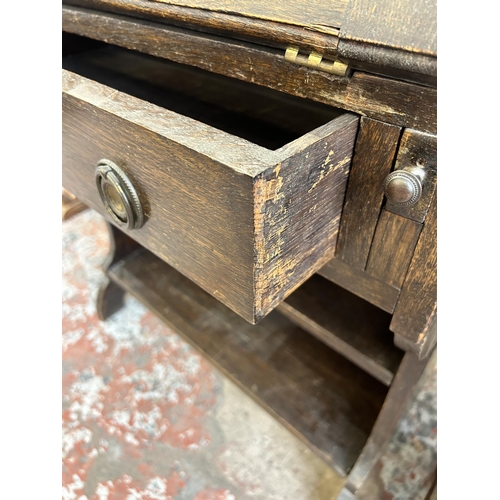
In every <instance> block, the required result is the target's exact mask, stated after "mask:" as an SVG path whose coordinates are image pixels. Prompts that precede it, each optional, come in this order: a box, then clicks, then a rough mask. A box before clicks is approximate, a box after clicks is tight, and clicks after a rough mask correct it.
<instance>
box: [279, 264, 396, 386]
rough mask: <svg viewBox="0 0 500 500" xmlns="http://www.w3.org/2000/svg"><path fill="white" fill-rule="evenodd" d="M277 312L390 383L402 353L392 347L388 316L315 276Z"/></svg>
mask: <svg viewBox="0 0 500 500" xmlns="http://www.w3.org/2000/svg"><path fill="white" fill-rule="evenodd" d="M277 310H278V311H279V312H280V313H282V314H284V315H285V316H286V317H287V318H289V319H291V320H292V321H293V322H295V323H297V324H298V325H299V326H300V327H302V328H303V329H304V330H306V331H308V332H309V333H311V334H312V335H314V336H315V337H316V338H318V339H319V340H321V341H322V342H324V343H325V344H326V345H328V346H329V347H331V348H332V349H334V350H335V351H337V352H338V353H340V354H342V355H343V356H344V357H346V358H347V359H349V360H350V361H352V362H353V363H354V364H355V365H357V366H359V367H360V368H362V369H363V370H365V371H366V372H367V373H369V374H370V375H372V376H373V377H375V378H376V379H378V380H380V381H381V382H382V383H383V384H385V385H390V384H391V382H392V379H393V377H394V374H395V373H396V370H397V368H398V366H399V363H400V362H401V359H402V357H403V352H402V351H400V350H399V349H397V348H396V347H395V346H394V343H393V340H392V334H391V332H390V331H389V323H390V321H391V317H390V315H389V314H387V313H385V312H383V311H381V310H380V309H379V308H378V307H375V306H373V305H372V304H369V303H368V302H366V301H364V300H363V299H360V298H359V297H357V296H356V295H353V294H352V293H350V292H348V291H347V290H344V289H343V288H341V287H339V286H337V285H335V284H333V283H331V282H329V281H328V280H326V279H325V278H322V277H321V276H319V275H317V274H316V275H314V276H313V277H311V278H310V279H309V280H307V281H306V282H305V283H304V284H303V285H302V286H300V287H299V288H298V289H297V290H296V291H295V292H293V293H292V295H290V296H289V297H288V298H287V299H286V300H285V301H284V302H282V303H281V304H280V305H279V306H278V308H277Z"/></svg>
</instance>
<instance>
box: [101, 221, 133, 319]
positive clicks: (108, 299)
mask: <svg viewBox="0 0 500 500" xmlns="http://www.w3.org/2000/svg"><path fill="white" fill-rule="evenodd" d="M107 226H108V231H109V239H110V249H109V254H108V257H107V259H106V261H105V263H104V264H103V268H104V270H105V271H107V270H108V269H109V268H110V267H111V266H112V265H113V264H116V263H117V262H118V261H120V260H122V259H124V258H125V257H126V256H127V255H129V254H131V253H132V252H134V251H136V250H138V249H139V248H141V245H140V244H139V243H137V242H136V241H134V240H133V239H132V238H130V237H129V236H127V235H126V234H125V233H123V232H122V231H120V230H119V229H118V228H116V227H115V226H113V225H112V224H110V223H109V222H108V223H107ZM124 297H125V291H124V290H123V289H122V288H120V287H119V286H118V285H117V284H116V283H115V282H114V281H112V280H110V279H109V278H108V277H107V276H106V277H105V278H104V281H103V283H102V284H101V286H100V287H99V292H98V294H97V301H96V308H97V316H98V317H99V319H100V320H103V321H104V320H106V319H108V318H109V317H110V316H111V315H112V314H114V313H115V312H116V311H119V310H120V309H121V308H122V307H123V300H124Z"/></svg>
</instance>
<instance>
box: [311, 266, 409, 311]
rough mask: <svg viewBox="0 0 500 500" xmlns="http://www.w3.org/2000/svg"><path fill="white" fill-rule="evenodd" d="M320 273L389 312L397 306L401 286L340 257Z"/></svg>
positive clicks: (319, 272) (324, 267)
mask: <svg viewBox="0 0 500 500" xmlns="http://www.w3.org/2000/svg"><path fill="white" fill-rule="evenodd" d="M318 274H319V275H321V276H323V277H324V278H327V279H329V280H330V281H333V283H336V284H337V285H340V286H341V287H343V288H345V289H346V290H349V291H350V292H352V293H354V294H355V295H357V296H358V297H361V298H362V299H365V300H367V301H368V302H370V303H371V304H374V305H376V306H377V307H380V308H381V309H382V310H384V311H386V312H388V313H392V312H393V311H394V308H395V307H396V302H397V300H398V296H399V288H395V287H393V286H391V285H388V284H387V283H384V282H383V281H380V280H378V279H376V278H374V277H373V276H370V275H369V274H368V273H366V272H364V271H359V270H358V269H355V268H354V267H351V266H350V265H348V264H346V263H345V262H342V261H341V260H339V259H332V260H331V261H329V262H328V264H326V265H325V266H323V267H322V268H321V269H320V270H319V271H318Z"/></svg>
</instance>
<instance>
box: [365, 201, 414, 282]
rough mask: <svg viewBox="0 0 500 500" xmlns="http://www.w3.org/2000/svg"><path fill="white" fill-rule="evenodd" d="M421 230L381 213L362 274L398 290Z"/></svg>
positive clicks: (408, 222)
mask: <svg viewBox="0 0 500 500" xmlns="http://www.w3.org/2000/svg"><path fill="white" fill-rule="evenodd" d="M421 230H422V224H419V223H418V222H415V221H412V220H410V219H406V218H405V217H400V216H399V215H396V214H393V213H391V212H388V211H387V210H382V213H381V214H380V219H379V221H378V224H377V230H376V231H375V236H374V238H373V244H372V247H371V250H370V256H369V258H368V264H367V266H366V272H367V273H368V274H371V275H372V276H373V277H374V278H377V279H379V280H381V281H383V282H385V283H387V284H389V285H392V286H394V287H396V288H399V289H400V288H401V287H402V286H403V281H404V279H405V276H406V272H407V271H408V266H409V265H410V262H411V258H412V256H413V252H414V250H415V245H416V244H417V241H418V237H419V235H420V231H421Z"/></svg>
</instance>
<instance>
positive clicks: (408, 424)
mask: <svg viewBox="0 0 500 500" xmlns="http://www.w3.org/2000/svg"><path fill="white" fill-rule="evenodd" d="M405 359H406V357H405ZM417 370H418V368H417ZM436 372H437V369H436V353H434V355H433V356H432V357H431V358H430V359H429V360H428V363H426V364H425V368H424V370H423V372H422V374H421V375H420V377H419V379H418V381H417V383H416V384H414V387H413V388H411V381H414V380H415V378H414V377H411V374H408V377H407V380H405V381H404V382H403V383H404V384H405V385H406V388H407V389H408V388H410V389H411V392H408V391H406V394H405V395H403V397H400V399H399V400H396V402H395V405H394V406H396V408H397V410H399V413H398V411H397V410H396V411H395V412H393V414H392V415H391V417H392V418H388V419H387V422H385V429H384V430H381V429H380V427H381V426H382V424H381V425H380V427H379V422H380V421H381V417H382V418H383V417H389V415H388V414H387V413H386V412H385V405H386V404H387V402H393V396H392V395H391V394H390V393H389V395H388V396H387V402H386V403H384V406H383V407H382V411H381V412H380V416H379V418H378V419H377V423H376V424H375V427H374V429H373V432H372V435H371V436H370V439H369V442H368V443H367V445H366V446H365V450H366V449H367V448H368V447H369V446H370V443H371V439H372V437H376V436H377V435H378V438H379V439H380V440H381V442H383V446H380V447H379V450H378V453H377V456H376V459H375V460H373V461H372V462H371V463H370V464H366V465H367V466H368V467H367V469H366V470H365V474H363V478H362V484H361V485H360V487H359V488H358V489H356V492H355V496H354V498H356V499H359V500H372V499H375V498H377V499H378V498H408V499H410V498H411V499H415V500H424V499H425V498H427V495H428V494H430V492H431V491H432V488H433V486H434V484H435V481H436V457H437V444H436V430H437V424H436V421H437V405H436V391H437V380H436V378H437V377H436ZM409 382H410V383H409ZM396 414H397V420H395V419H394V417H395V416H396ZM391 421H392V422H391ZM389 422H390V424H389ZM379 430H380V432H378V431H379ZM365 450H363V454H362V456H361V457H360V460H361V459H362V457H363V455H364V453H365ZM415 456H418V457H419V459H418V462H417V463H415V461H414V460H411V458H409V457H415ZM360 460H358V462H357V463H356V466H355V468H354V469H353V471H352V472H351V475H350V476H349V479H348V483H347V485H350V484H351V486H352V483H350V480H351V476H354V474H353V473H354V472H355V470H356V468H357V465H358V463H359V462H360ZM412 462H413V463H412ZM405 466H406V467H408V466H411V467H412V470H413V471H414V474H413V476H411V475H410V474H408V470H405ZM341 499H342V493H341V495H340V496H339V500H341Z"/></svg>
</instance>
